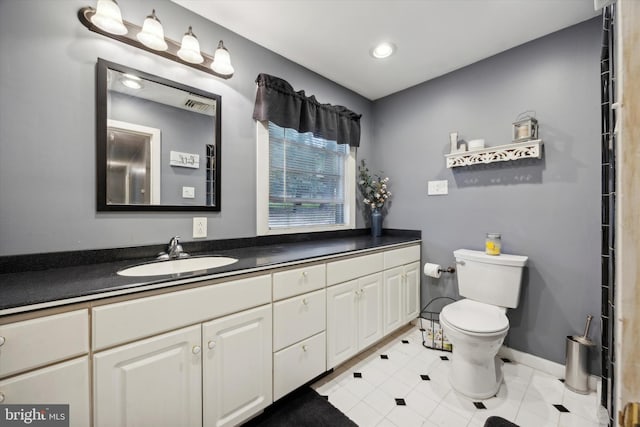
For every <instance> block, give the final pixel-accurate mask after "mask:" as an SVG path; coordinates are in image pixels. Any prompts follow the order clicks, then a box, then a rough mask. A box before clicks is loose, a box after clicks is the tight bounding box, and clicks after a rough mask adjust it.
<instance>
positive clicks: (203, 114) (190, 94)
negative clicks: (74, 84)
mask: <svg viewBox="0 0 640 427" xmlns="http://www.w3.org/2000/svg"><path fill="white" fill-rule="evenodd" d="M220 109H221V98H220V96H219V95H215V94H212V93H208V92H204V91H201V90H199V89H196V88H192V87H188V86H185V85H182V84H179V83H176V82H172V81H169V80H166V79H163V78H160V77H157V76H152V75H149V74H147V73H143V72H140V71H137V70H134V69H131V68H129V67H125V66H122V65H118V64H114V63H111V62H107V61H104V60H102V59H100V60H99V61H98V105H97V111H98V138H97V148H98V150H97V152H98V164H97V167H98V188H97V206H98V210H99V211H111V210H116V211H117V210H126V211H136V210H142V211H145V210H165V211H172V210H175V211H178V210H192V211H194V210H214V211H219V210H220V163H221V159H220V143H221V141H220V135H221V126H220Z"/></svg>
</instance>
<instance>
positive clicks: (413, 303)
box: [403, 262, 420, 323]
mask: <svg viewBox="0 0 640 427" xmlns="http://www.w3.org/2000/svg"><path fill="white" fill-rule="evenodd" d="M403 294H404V296H403V298H404V303H403V323H408V322H410V321H412V320H413V319H415V318H417V317H418V315H419V314H420V263H419V262H414V263H412V264H408V265H405V266H404V292H403Z"/></svg>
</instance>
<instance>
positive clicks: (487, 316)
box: [440, 299, 509, 333]
mask: <svg viewBox="0 0 640 427" xmlns="http://www.w3.org/2000/svg"><path fill="white" fill-rule="evenodd" d="M440 315H441V316H442V317H443V318H444V319H445V320H446V322H447V323H449V324H450V325H451V326H454V327H456V328H458V329H462V330H464V331H469V332H475V333H491V332H498V331H503V330H505V329H508V328H509V319H507V316H506V315H505V314H504V311H503V310H502V309H500V308H498V307H496V306H494V305H489V304H485V303H482V302H478V301H472V300H469V299H463V300H460V301H456V302H454V303H452V304H449V305H447V306H445V307H444V308H443V309H442V313H441V314H440Z"/></svg>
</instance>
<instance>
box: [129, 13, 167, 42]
mask: <svg viewBox="0 0 640 427" xmlns="http://www.w3.org/2000/svg"><path fill="white" fill-rule="evenodd" d="M136 38H137V39H138V41H139V42H140V43H142V44H143V45H145V46H146V47H148V48H150V49H153V50H167V49H168V48H169V45H167V42H165V41H164V29H163V28H162V23H161V22H160V20H159V19H158V17H157V16H156V10H155V9H153V10H152V11H151V15H149V16H147V17H146V18H145V20H144V23H143V24H142V31H140V32H139V33H138V34H137V35H136Z"/></svg>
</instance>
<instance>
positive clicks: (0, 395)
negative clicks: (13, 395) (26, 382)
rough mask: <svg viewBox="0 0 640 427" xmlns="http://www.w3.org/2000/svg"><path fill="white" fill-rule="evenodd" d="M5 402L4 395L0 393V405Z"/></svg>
mask: <svg viewBox="0 0 640 427" xmlns="http://www.w3.org/2000/svg"><path fill="white" fill-rule="evenodd" d="M2 402H4V393H3V392H1V391H0V403H2Z"/></svg>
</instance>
